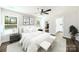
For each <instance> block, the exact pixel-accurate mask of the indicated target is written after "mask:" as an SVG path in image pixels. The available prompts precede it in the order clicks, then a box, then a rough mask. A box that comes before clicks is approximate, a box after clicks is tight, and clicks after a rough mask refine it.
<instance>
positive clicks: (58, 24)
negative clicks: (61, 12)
mask: <svg viewBox="0 0 79 59" xmlns="http://www.w3.org/2000/svg"><path fill="white" fill-rule="evenodd" d="M63 19H64V18H63V17H61V18H57V19H56V32H58V31H61V32H64V31H63V30H64V29H63V25H64V24H63Z"/></svg>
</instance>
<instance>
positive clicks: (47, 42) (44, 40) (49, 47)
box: [7, 27, 66, 52]
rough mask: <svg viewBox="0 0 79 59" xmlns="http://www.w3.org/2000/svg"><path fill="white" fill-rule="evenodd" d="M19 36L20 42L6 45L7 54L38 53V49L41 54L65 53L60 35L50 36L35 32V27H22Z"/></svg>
mask: <svg viewBox="0 0 79 59" xmlns="http://www.w3.org/2000/svg"><path fill="white" fill-rule="evenodd" d="M28 29H30V30H28ZM21 34H22V38H21V40H20V41H19V42H16V43H13V44H10V45H8V46H7V52H17V51H18V52H21V51H22V52H38V50H39V49H40V48H42V52H66V40H65V39H63V36H62V34H61V33H57V34H56V36H52V35H50V33H46V32H43V31H37V30H36V29H35V27H33V28H32V27H29V28H26V29H25V27H24V29H22V32H21ZM14 47H16V48H15V49H14ZM40 52H41V51H40Z"/></svg>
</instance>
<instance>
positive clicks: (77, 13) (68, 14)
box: [49, 7, 79, 36]
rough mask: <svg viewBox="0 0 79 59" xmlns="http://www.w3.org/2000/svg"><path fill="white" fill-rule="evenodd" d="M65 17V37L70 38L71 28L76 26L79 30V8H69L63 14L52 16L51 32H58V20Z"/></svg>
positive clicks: (50, 21) (50, 22)
mask: <svg viewBox="0 0 79 59" xmlns="http://www.w3.org/2000/svg"><path fill="white" fill-rule="evenodd" d="M60 17H64V19H63V21H64V26H63V28H64V35H65V36H69V26H70V25H74V26H75V27H76V28H77V29H78V30H79V7H68V8H67V9H66V10H64V12H63V13H60V14H57V15H55V16H53V15H52V16H51V18H50V20H49V32H50V33H55V32H56V19H57V18H60Z"/></svg>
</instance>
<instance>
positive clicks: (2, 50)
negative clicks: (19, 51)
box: [0, 42, 11, 52]
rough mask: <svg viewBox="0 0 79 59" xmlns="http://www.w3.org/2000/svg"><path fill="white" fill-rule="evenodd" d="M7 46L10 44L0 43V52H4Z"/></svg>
mask: <svg viewBox="0 0 79 59" xmlns="http://www.w3.org/2000/svg"><path fill="white" fill-rule="evenodd" d="M9 44H11V43H9V42H4V43H2V44H1V46H0V52H6V50H7V45H9Z"/></svg>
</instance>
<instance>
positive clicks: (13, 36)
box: [10, 33, 21, 43]
mask: <svg viewBox="0 0 79 59" xmlns="http://www.w3.org/2000/svg"><path fill="white" fill-rule="evenodd" d="M20 39H21V34H19V33H14V34H11V35H10V43H13V42H17V41H19V40H20Z"/></svg>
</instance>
